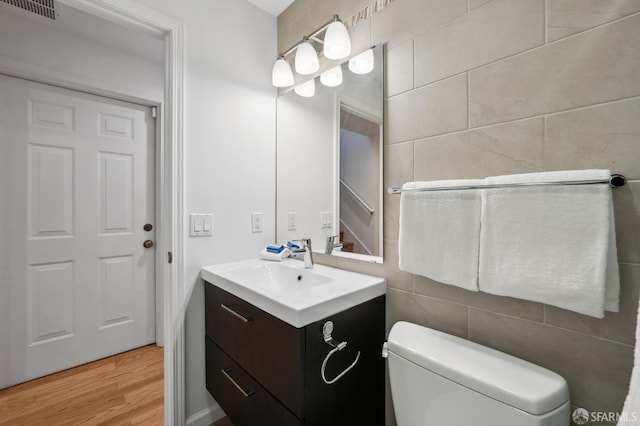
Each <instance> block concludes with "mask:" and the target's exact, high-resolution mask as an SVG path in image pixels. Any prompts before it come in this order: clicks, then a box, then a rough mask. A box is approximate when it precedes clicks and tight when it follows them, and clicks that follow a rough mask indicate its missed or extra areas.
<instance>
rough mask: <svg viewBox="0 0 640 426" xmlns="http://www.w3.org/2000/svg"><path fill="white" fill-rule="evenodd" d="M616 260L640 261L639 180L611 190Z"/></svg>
mask: <svg viewBox="0 0 640 426" xmlns="http://www.w3.org/2000/svg"><path fill="white" fill-rule="evenodd" d="M613 213H614V217H615V223H616V243H617V244H616V245H617V247H618V261H619V262H630V263H640V244H639V241H640V181H635V182H627V185H626V186H623V187H622V188H616V189H615V190H613Z"/></svg>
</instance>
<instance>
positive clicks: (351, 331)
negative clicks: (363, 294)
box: [305, 296, 385, 426]
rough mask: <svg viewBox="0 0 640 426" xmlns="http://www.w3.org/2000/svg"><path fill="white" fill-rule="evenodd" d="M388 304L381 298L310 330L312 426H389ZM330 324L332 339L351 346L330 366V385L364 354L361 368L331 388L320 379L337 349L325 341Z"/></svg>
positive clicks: (327, 373)
mask: <svg viewBox="0 0 640 426" xmlns="http://www.w3.org/2000/svg"><path fill="white" fill-rule="evenodd" d="M384 301H385V298H384V296H380V297H378V298H375V299H373V300H370V301H368V302H364V303H362V304H360V305H357V306H354V307H353V308H351V309H348V310H346V311H343V312H340V313H337V314H335V315H331V316H330V317H328V318H326V319H324V320H321V321H318V322H315V323H313V324H309V325H308V326H307V327H306V329H307V334H306V338H307V340H306V348H307V349H306V352H307V361H306V370H307V372H306V374H307V401H308V404H307V417H306V419H305V420H306V423H307V426H326V425H331V426H353V425H367V426H383V425H384V421H385V418H384V410H385V399H384V392H385V390H384V388H385V378H384V367H385V361H384V358H382V345H383V343H384V318H385V302H384ZM326 321H331V322H333V333H332V336H333V338H334V339H335V340H336V341H338V342H344V341H346V342H347V346H346V347H345V348H344V349H342V350H340V351H338V352H335V353H334V354H333V355H332V356H331V357H330V358H329V359H328V360H327V362H326V365H325V378H326V379H327V380H328V381H331V380H332V379H334V378H336V377H337V376H338V375H339V374H341V373H342V372H343V371H344V370H345V368H347V367H349V366H350V365H351V364H352V363H353V361H354V359H355V358H356V356H357V354H358V352H360V357H359V358H358V362H357V363H356V365H355V366H354V367H353V368H352V369H351V370H349V371H348V372H347V373H346V374H345V375H344V376H342V377H341V378H340V379H338V380H337V381H336V382H335V383H333V384H327V383H326V382H325V381H324V380H323V378H322V375H321V369H322V365H323V362H324V360H325V359H326V357H327V355H328V354H329V352H330V351H331V350H332V349H333V348H332V347H331V346H329V345H328V344H327V343H325V341H324V336H323V333H322V329H323V326H324V324H325V322H326Z"/></svg>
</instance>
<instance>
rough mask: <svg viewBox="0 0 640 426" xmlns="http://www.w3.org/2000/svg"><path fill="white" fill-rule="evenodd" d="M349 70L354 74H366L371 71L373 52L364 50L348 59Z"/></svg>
mask: <svg viewBox="0 0 640 426" xmlns="http://www.w3.org/2000/svg"><path fill="white" fill-rule="evenodd" d="M349 69H350V70H351V72H353V73H355V74H368V73H370V72H371V71H373V50H371V49H368V50H365V51H364V52H362V53H361V54H359V55H358V56H354V57H353V58H351V59H349Z"/></svg>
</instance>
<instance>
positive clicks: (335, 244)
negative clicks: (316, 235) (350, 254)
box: [324, 235, 342, 254]
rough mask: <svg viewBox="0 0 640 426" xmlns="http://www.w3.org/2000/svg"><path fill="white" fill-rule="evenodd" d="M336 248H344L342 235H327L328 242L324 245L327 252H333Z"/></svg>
mask: <svg viewBox="0 0 640 426" xmlns="http://www.w3.org/2000/svg"><path fill="white" fill-rule="evenodd" d="M335 248H342V243H341V242H340V235H331V236H329V237H327V244H326V245H325V247H324V252H325V254H331V252H333V249H335Z"/></svg>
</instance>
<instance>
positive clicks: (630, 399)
mask: <svg viewBox="0 0 640 426" xmlns="http://www.w3.org/2000/svg"><path fill="white" fill-rule="evenodd" d="M633 357H634V361H633V372H632V373H631V380H630V382H629V393H628V394H627V398H626V400H625V401H624V408H623V409H622V413H621V415H620V421H619V422H618V426H625V425H629V424H637V423H631V420H636V421H637V420H640V308H639V309H638V319H637V321H636V348H635V352H634V355H633Z"/></svg>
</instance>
